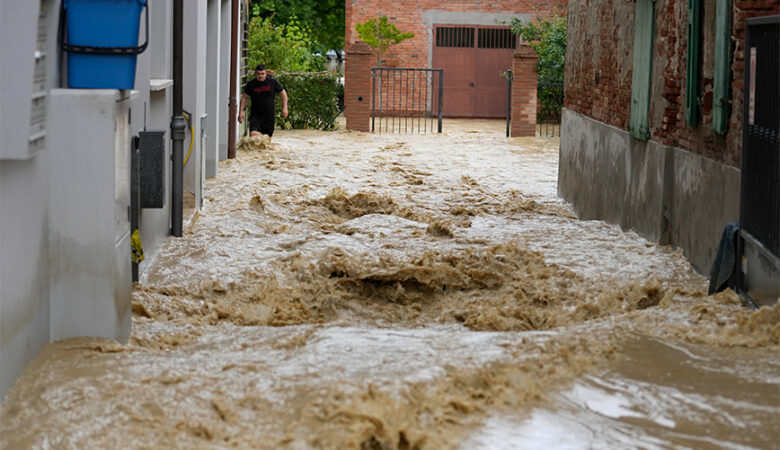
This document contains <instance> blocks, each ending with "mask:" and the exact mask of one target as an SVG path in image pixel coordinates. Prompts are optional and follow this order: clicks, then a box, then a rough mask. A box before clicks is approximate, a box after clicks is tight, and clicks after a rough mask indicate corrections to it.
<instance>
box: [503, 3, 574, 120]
mask: <svg viewBox="0 0 780 450" xmlns="http://www.w3.org/2000/svg"><path fill="white" fill-rule="evenodd" d="M511 25H512V31H513V32H514V33H515V34H516V35H518V36H520V37H521V38H522V39H523V43H525V44H527V45H529V46H531V48H533V49H534V51H536V54H537V55H539V59H538V61H537V62H536V71H537V73H538V75H539V83H541V84H543V85H542V86H541V87H540V88H539V92H538V95H539V100H540V101H541V102H542V111H541V115H542V116H543V117H547V116H549V115H554V114H559V113H560V111H559V109H560V105H561V104H562V102H563V77H564V67H565V66H564V62H565V60H566V16H565V15H564V14H555V15H553V16H550V17H539V16H538V15H537V17H536V19H534V20H533V21H531V22H524V21H522V20H520V19H518V18H516V17H515V18H512V21H511Z"/></svg>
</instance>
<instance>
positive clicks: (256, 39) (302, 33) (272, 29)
mask: <svg viewBox="0 0 780 450" xmlns="http://www.w3.org/2000/svg"><path fill="white" fill-rule="evenodd" d="M310 36H311V33H310V31H309V30H308V29H307V28H306V27H304V26H302V25H301V24H300V23H299V22H298V21H297V20H296V19H295V18H294V17H293V18H292V19H291V20H290V22H289V23H287V24H286V25H274V24H273V23H272V22H271V18H261V17H255V18H254V19H252V21H251V22H250V23H249V55H248V59H249V61H248V63H249V68H250V69H254V67H255V66H256V65H257V64H259V63H262V64H265V66H266V67H268V68H269V69H271V70H274V71H277V72H281V71H285V72H310V71H320V70H323V69H324V68H325V58H324V57H323V56H321V55H319V56H318V55H314V54H313V53H312V51H311V47H312V43H311V38H310Z"/></svg>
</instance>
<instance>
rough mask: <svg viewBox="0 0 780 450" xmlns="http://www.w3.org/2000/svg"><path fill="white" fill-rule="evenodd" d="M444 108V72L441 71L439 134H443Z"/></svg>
mask: <svg viewBox="0 0 780 450" xmlns="http://www.w3.org/2000/svg"><path fill="white" fill-rule="evenodd" d="M443 106H444V70H443V69H439V133H441V119H442V111H441V109H442V107H443Z"/></svg>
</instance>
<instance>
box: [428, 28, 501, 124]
mask: <svg viewBox="0 0 780 450" xmlns="http://www.w3.org/2000/svg"><path fill="white" fill-rule="evenodd" d="M515 46H516V39H515V36H514V34H513V33H512V31H511V30H510V29H509V28H506V27H487V26H480V27H475V26H462V25H458V26H454V25H437V26H436V28H435V40H434V46H433V47H434V48H433V67H436V68H441V69H443V70H444V73H445V75H446V76H445V77H444V95H446V96H447V103H446V104H445V105H444V115H445V116H446V117H482V118H501V117H505V116H506V102H505V96H506V79H505V78H504V76H503V74H505V73H506V72H508V71H509V69H510V68H511V67H512V55H513V53H514V51H515Z"/></svg>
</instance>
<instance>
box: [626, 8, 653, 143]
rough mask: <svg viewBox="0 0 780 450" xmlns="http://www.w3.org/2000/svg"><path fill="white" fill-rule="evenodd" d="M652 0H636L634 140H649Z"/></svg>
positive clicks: (629, 128) (633, 100)
mask: <svg viewBox="0 0 780 450" xmlns="http://www.w3.org/2000/svg"><path fill="white" fill-rule="evenodd" d="M653 6H654V2H653V0H636V5H635V8H634V69H633V74H632V78H631V116H630V119H629V124H628V131H629V133H631V136H633V137H635V138H637V139H640V140H643V141H646V140H647V139H649V138H650V125H649V116H650V85H651V83H650V79H651V77H652V72H653V28H654V22H655V11H654V8H653Z"/></svg>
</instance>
